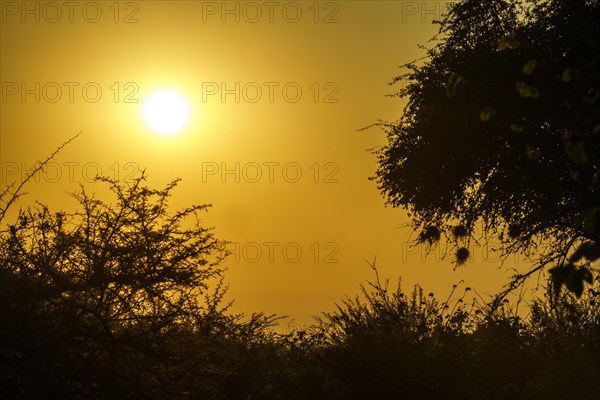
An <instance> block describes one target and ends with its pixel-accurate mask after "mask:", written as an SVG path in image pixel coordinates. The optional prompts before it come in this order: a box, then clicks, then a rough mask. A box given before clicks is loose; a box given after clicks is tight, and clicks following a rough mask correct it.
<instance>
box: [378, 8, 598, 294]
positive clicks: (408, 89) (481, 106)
mask: <svg viewBox="0 0 600 400" xmlns="http://www.w3.org/2000/svg"><path fill="white" fill-rule="evenodd" d="M599 38H600V3H599V2H598V1H596V0H577V1H569V2H567V1H562V0H549V1H533V0H522V1H519V0H490V1H481V0H463V1H458V2H455V3H452V5H451V7H450V11H449V13H448V15H447V16H445V17H444V19H443V20H442V21H441V22H440V33H439V35H438V36H437V37H436V39H435V45H434V46H433V47H432V48H431V49H429V50H428V56H427V57H426V58H425V60H421V61H416V62H413V63H409V64H408V65H406V68H407V69H408V72H407V73H406V74H405V75H403V76H400V77H398V78H396V80H397V81H398V80H405V81H406V82H407V84H406V86H405V87H404V89H402V90H401V92H400V93H399V95H400V96H406V97H407V98H408V103H407V106H406V107H405V109H404V113H403V116H402V117H401V119H400V120H399V121H397V122H396V123H390V124H384V126H385V128H386V130H387V132H388V145H387V146H386V147H384V148H383V149H381V150H380V151H378V154H379V161H380V166H379V169H378V171H377V174H376V176H375V178H374V179H376V180H377V182H378V184H379V188H380V189H381V191H382V193H383V194H384V196H385V197H386V199H387V202H388V203H390V204H392V205H393V206H398V207H405V208H407V209H409V210H410V212H411V214H412V216H413V218H414V222H415V227H416V229H417V230H420V231H421V232H422V233H421V237H420V239H421V241H423V240H431V239H430V238H432V236H431V235H430V232H431V230H432V227H435V228H437V229H438V230H439V231H440V232H444V233H447V234H449V235H448V236H449V239H450V240H456V238H457V237H465V236H467V232H472V231H473V230H474V229H475V224H476V223H477V222H479V221H482V222H483V224H484V230H485V232H484V233H485V234H486V235H492V234H495V235H498V237H499V238H500V240H501V241H502V243H503V244H504V247H505V248H506V249H508V251H532V252H536V253H538V254H540V255H541V257H540V260H539V263H538V264H537V265H536V267H534V271H537V270H540V269H541V268H542V267H544V266H558V267H561V268H563V267H566V266H567V264H569V265H570V266H569V267H568V268H572V269H575V270H579V269H581V272H577V273H573V274H570V275H568V274H563V273H562V272H563V271H562V270H559V271H558V272H559V273H555V274H553V276H554V277H555V283H556V284H557V285H558V286H559V287H560V286H563V285H565V286H566V287H567V288H568V289H569V290H570V291H572V292H574V293H576V294H578V295H581V293H582V290H580V288H582V287H583V282H584V281H588V282H589V280H588V279H587V278H588V277H589V272H590V267H591V263H592V262H593V261H594V260H597V259H598V258H599V256H600V186H599V185H600V170H599V167H600V164H599V162H600V114H599V110H600V69H599V67H600V60H599V59H598V54H600V47H599V43H600V39H599ZM457 224H459V225H460V226H462V227H464V228H465V231H466V232H465V231H462V230H461V231H460V232H458V233H459V234H457V231H456V225H457ZM450 234H452V235H450ZM541 243H543V244H544V248H541ZM583 245H585V246H587V247H586V249H587V251H586V252H585V255H584V257H583V258H582V257H580V259H581V260H580V261H581V262H580V263H578V264H574V263H573V262H572V261H569V260H568V259H567V253H569V252H572V251H581V248H580V247H579V246H583ZM578 249H579V250H578ZM456 256H457V258H456V260H457V262H458V263H461V261H463V259H462V258H461V254H459V253H457V255H456ZM529 275H530V274H525V275H518V276H516V277H515V279H514V282H513V284H512V285H510V287H509V289H510V288H512V287H515V286H516V284H518V283H520V282H522V281H523V280H524V278H526V277H527V276H529ZM567 275H568V276H567ZM557 293H558V291H557Z"/></svg>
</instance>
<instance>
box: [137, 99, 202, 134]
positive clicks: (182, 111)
mask: <svg viewBox="0 0 600 400" xmlns="http://www.w3.org/2000/svg"><path fill="white" fill-rule="evenodd" d="M142 117H143V119H144V121H145V122H146V124H147V125H148V127H149V128H150V129H152V130H153V131H154V132H156V133H158V134H161V135H166V136H170V135H174V134H177V133H179V132H181V131H182V130H183V128H185V127H186V125H187V124H188V122H189V120H190V107H189V104H188V102H187V101H186V99H185V98H184V97H183V96H182V95H181V94H180V93H178V92H177V91H175V90H170V89H163V90H157V91H155V92H153V93H152V94H150V96H148V98H147V99H146V100H145V101H144V104H143V105H142Z"/></svg>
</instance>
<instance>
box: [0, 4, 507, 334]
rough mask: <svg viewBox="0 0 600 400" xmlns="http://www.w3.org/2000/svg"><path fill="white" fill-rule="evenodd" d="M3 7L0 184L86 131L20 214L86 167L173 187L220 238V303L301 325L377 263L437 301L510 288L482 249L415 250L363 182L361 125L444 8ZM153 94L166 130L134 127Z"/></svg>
mask: <svg viewBox="0 0 600 400" xmlns="http://www.w3.org/2000/svg"><path fill="white" fill-rule="evenodd" d="M0 4H1V6H2V16H1V17H2V20H1V30H0V36H1V39H0V46H1V50H0V59H1V62H0V78H1V79H0V80H1V82H2V88H1V89H2V93H1V99H0V100H1V103H0V107H1V109H0V121H1V122H0V163H1V178H0V179H1V181H0V186H1V187H5V186H6V185H7V184H10V183H11V182H13V181H18V180H20V179H21V176H22V174H24V173H26V171H27V170H28V169H30V168H31V167H32V166H33V163H34V162H35V161H36V160H40V159H43V158H45V157H46V156H47V155H49V154H50V153H51V152H52V151H53V150H54V149H55V148H56V147H57V146H58V145H59V144H61V143H62V142H64V141H65V140H66V139H68V138H69V137H71V136H73V135H74V134H76V133H77V132H79V131H80V130H83V135H82V136H81V137H80V138H78V139H77V140H76V141H75V142H73V143H72V144H70V145H69V146H68V147H67V148H65V149H64V150H63V151H62V152H61V153H60V154H59V156H58V157H57V158H56V160H55V163H53V164H52V167H51V168H50V169H49V170H48V172H47V174H46V175H43V176H42V177H41V179H40V180H39V182H38V183H35V184H33V185H31V186H29V187H28V192H29V193H30V194H29V195H28V196H27V197H25V198H23V201H22V203H21V204H22V205H27V204H30V203H32V202H33V201H34V200H39V201H41V202H43V203H46V204H48V205H50V206H51V207H52V208H53V209H55V210H58V209H61V208H62V209H64V210H66V211H68V210H72V209H73V207H74V206H75V204H74V201H73V200H72V199H71V198H70V197H69V196H68V194H67V193H68V192H72V191H75V190H77V189H78V184H79V183H83V184H84V185H90V184H89V183H88V182H89V181H91V179H92V178H93V176H94V175H96V174H97V173H102V174H103V175H108V176H111V177H115V176H117V177H119V178H121V179H126V178H127V177H131V176H133V175H135V174H137V173H139V171H141V170H142V169H144V168H146V171H147V174H148V175H149V182H150V184H151V185H153V186H157V187H162V186H164V185H165V184H166V183H167V182H169V181H171V180H172V179H174V178H176V177H180V178H182V179H183V181H182V182H181V184H180V186H179V187H178V188H177V189H176V191H175V192H174V196H173V198H172V205H173V206H174V207H185V206H187V205H189V204H192V203H197V204H198V203H211V204H213V208H212V209H211V210H210V211H209V213H207V214H206V215H205V216H204V222H205V224H206V225H207V226H214V227H215V234H216V235H217V237H219V238H220V239H223V240H228V241H231V242H233V243H232V244H231V245H229V250H231V251H232V252H233V253H234V254H232V255H231V256H230V258H229V259H228V260H227V262H226V265H227V267H228V269H229V270H228V272H227V281H228V282H229V284H230V292H229V295H230V297H231V298H234V299H235V301H236V303H235V306H234V310H236V311H244V312H251V311H265V312H267V313H277V314H286V315H289V316H291V317H293V318H295V320H296V321H297V322H298V323H303V322H307V321H309V320H310V316H311V315H315V314H318V313H320V312H321V311H329V310H332V308H333V305H334V303H335V302H337V301H339V300H340V299H342V298H343V297H344V296H345V295H353V294H355V293H357V292H358V288H359V284H360V283H361V282H362V281H364V280H365V279H370V278H372V277H373V275H372V271H371V270H370V269H369V267H368V266H367V264H366V262H365V260H373V259H374V257H375V256H376V257H377V265H378V267H379V269H380V274H381V276H383V277H390V278H391V279H392V281H394V282H395V281H396V280H397V279H398V277H399V276H401V277H402V279H403V286H404V288H405V289H406V290H410V289H411V288H412V285H413V284H415V283H417V282H418V283H420V284H421V285H422V286H423V287H424V288H425V290H427V291H434V292H435V293H436V294H439V295H440V296H443V295H445V294H447V293H448V292H449V290H450V289H451V286H452V284H454V283H457V282H459V281H460V280H464V281H465V283H466V285H469V286H472V287H475V288H477V289H478V290H479V292H480V293H482V294H485V293H492V292H494V291H495V290H496V289H498V288H499V287H500V286H501V284H502V283H503V282H504V279H505V278H506V277H507V274H506V273H505V272H502V271H499V270H498V266H499V265H498V264H497V263H494V262H491V261H494V260H496V259H497V254H495V253H493V252H489V254H488V250H490V249H488V248H486V247H482V248H474V249H473V261H472V262H471V263H469V264H467V265H466V266H463V267H460V268H458V269H457V270H456V271H453V267H454V265H453V264H452V263H451V262H450V261H443V260H441V250H439V249H438V250H433V251H432V253H431V254H429V255H427V256H426V251H427V248H425V247H416V248H415V247H412V240H414V238H415V235H414V234H413V235H412V236H411V230H410V228H409V227H406V226H405V225H404V224H406V223H407V222H408V219H407V217H406V215H405V213H404V212H403V211H402V210H398V209H393V208H390V207H387V208H386V207H385V206H384V199H383V198H382V196H381V195H380V193H379V192H378V190H377V187H376V184H375V183H374V182H372V181H369V180H368V177H369V176H372V175H373V174H374V171H375V169H376V166H377V164H376V157H375V156H374V155H372V154H370V152H368V151H367V149H369V148H372V147H376V146H381V145H383V144H385V134H384V133H383V132H382V131H381V130H379V129H377V128H373V129H370V130H367V131H365V132H357V130H358V129H360V128H362V127H364V126H367V125H369V124H371V123H374V122H376V121H377V120H378V119H382V120H388V121H392V120H395V119H396V118H398V116H399V115H400V114H401V112H402V107H403V105H404V104H405V103H404V102H403V101H402V100H401V99H398V98H390V97H386V96H385V95H386V94H390V93H393V92H395V91H397V90H398V89H399V88H400V86H399V85H397V86H395V87H394V86H389V85H388V83H389V82H390V81H391V80H392V78H393V77H394V76H396V75H397V74H399V73H400V72H401V70H400V69H399V68H398V67H399V66H400V65H402V64H404V63H406V62H409V61H412V60H413V59H415V58H418V57H421V56H422V55H423V54H424V53H423V51H422V50H420V49H419V48H418V45H419V44H426V43H427V41H428V39H429V38H430V37H431V36H432V35H433V34H434V33H435V32H436V29H437V26H436V25H433V24H432V20H433V19H437V18H439V16H440V12H441V11H442V10H443V9H444V7H445V6H446V3H445V2H437V1H427V2H423V1H418V2H413V1H380V2H377V1H338V2H328V1H322V2H315V1H297V2H283V1H281V2H280V1H258V2H221V1H218V2H203V1H137V2H126V1H122V2H115V1H99V2H86V1H81V2H80V1H72V2H63V1H58V2H35V1H32V2H22V1H15V2H11V1H3V2H1V3H0ZM161 88H169V89H172V90H176V91H177V92H179V93H180V94H181V95H182V96H183V97H184V98H185V99H187V101H188V102H189V105H190V111H191V113H190V117H191V119H190V123H189V125H187V127H186V128H185V129H184V130H183V131H182V132H180V133H179V134H177V135H173V136H161V135H159V134H157V133H155V132H153V131H152V130H151V129H150V128H149V127H148V125H147V124H146V123H145V121H144V120H143V119H142V117H141V113H140V109H141V107H142V105H143V104H144V100H145V99H146V98H147V97H148V96H149V95H150V94H151V93H152V92H153V91H156V90H158V89H161ZM432 162H435V160H432ZM132 174H133V175H132ZM491 247H493V245H492V246H491ZM491 247H490V248H491ZM514 260H515V258H514V257H511V258H510V259H509V261H507V264H505V266H512V265H513V264H514V262H513V261H514Z"/></svg>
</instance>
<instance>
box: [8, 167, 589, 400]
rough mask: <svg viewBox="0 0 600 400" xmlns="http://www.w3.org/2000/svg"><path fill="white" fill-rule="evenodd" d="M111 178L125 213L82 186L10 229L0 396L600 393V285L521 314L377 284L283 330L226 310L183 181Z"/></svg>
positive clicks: (214, 262)
mask: <svg viewBox="0 0 600 400" xmlns="http://www.w3.org/2000/svg"><path fill="white" fill-rule="evenodd" d="M99 181H100V182H103V183H104V184H106V185H108V187H109V188H110V189H111V193H112V194H113V195H114V196H115V197H116V202H115V203H114V204H109V203H105V202H103V201H101V200H98V199H96V198H95V197H93V196H89V195H88V194H87V193H86V191H85V190H83V188H82V190H81V192H80V193H78V194H76V195H75V198H76V199H77V200H78V201H79V204H80V206H81V210H80V211H77V212H72V213H67V212H60V213H56V212H51V211H50V210H49V209H48V208H47V207H45V206H43V205H41V204H38V205H37V206H36V207H33V208H28V209H25V210H20V212H19V214H18V216H17V218H16V221H15V222H14V223H12V224H9V225H7V226H6V228H5V229H4V230H2V231H0V327H1V329H0V379H1V382H0V398H7V399H13V398H14V399H121V398H127V399H323V400H328V399H331V400H333V399H392V398H393V399H398V398H400V399H461V400H465V399H473V400H475V399H477V400H480V399H498V400H499V399H528V400H531V399H571V398H572V399H596V398H600V312H599V311H600V310H599V305H598V293H600V292H599V286H600V285H599V282H598V280H596V281H595V282H594V284H593V285H592V286H591V287H590V290H587V291H585V292H584V294H583V295H582V296H581V298H579V299H577V298H576V297H575V296H574V295H573V294H571V293H569V292H566V291H563V292H562V293H559V294H558V295H555V294H554V293H553V292H552V290H550V291H549V292H548V294H547V297H546V298H544V299H538V300H536V301H535V302H533V303H532V304H531V307H530V315H529V316H528V317H527V318H521V317H519V316H517V315H516V314H515V312H514V310H513V309H511V308H510V305H509V304H508V303H503V304H502V305H501V306H500V307H498V306H497V305H496V304H494V305H493V306H492V305H486V304H479V303H475V302H474V303H472V304H466V299H467V297H466V293H467V292H468V291H469V290H470V289H468V288H465V292H464V293H465V295H463V296H456V295H455V294H454V293H455V291H453V294H452V295H451V296H450V298H449V299H448V300H446V301H444V302H440V301H438V300H437V299H436V298H435V296H434V295H433V294H432V293H429V294H427V295H426V294H424V292H423V290H422V289H421V288H420V287H418V286H417V287H415V289H414V290H413V291H412V293H411V294H410V295H406V294H404V293H403V292H402V290H401V287H400V285H398V287H397V288H396V289H395V290H391V289H389V287H388V282H387V281H385V282H384V283H381V282H380V281H379V277H378V276H377V279H376V281H375V282H367V283H366V284H365V285H363V286H362V294H361V296H357V297H355V298H347V299H345V300H343V301H342V302H341V303H340V304H339V305H338V306H337V309H336V311H335V312H332V313H329V314H324V315H323V316H322V317H320V318H319V319H317V321H316V322H315V323H314V324H312V325H310V326H307V327H304V328H302V329H298V330H295V331H293V332H291V333H288V334H281V333H276V332H274V331H273V329H272V328H271V327H272V325H274V324H275V323H276V322H277V318H276V317H274V316H266V315H264V314H261V313H256V314H252V315H249V316H246V315H242V314H231V313H230V312H229V311H228V306H229V305H228V304H226V303H224V301H223V296H224V294H225V292H226V285H225V284H224V275H223V272H224V271H223V268H222V267H221V266H220V265H221V263H222V260H223V258H224V257H225V253H224V251H223V249H222V246H221V245H220V242H219V241H217V240H216V239H215V238H214V237H213V235H212V233H211V232H210V230H208V229H206V228H204V227H202V226H201V223H200V222H201V221H200V219H199V213H200V212H204V211H205V210H206V209H207V206H205V205H202V206H192V207H189V208H186V209H184V210H180V211H176V212H171V211H170V210H169V208H168V201H167V200H168V197H169V194H170V192H171V190H172V189H173V188H174V187H175V186H176V183H177V182H176V181H174V182H172V183H170V184H169V185H167V187H166V188H165V189H162V190H155V189H150V188H148V187H146V186H145V185H144V181H145V178H144V176H143V175H142V176H141V177H140V178H138V179H136V180H134V181H133V182H131V183H129V184H124V183H119V182H116V181H113V180H110V179H106V178H100V179H99ZM5 193H6V192H5ZM0 200H1V197H0ZM2 215H4V214H2ZM372 267H373V269H374V271H375V272H377V270H376V269H375V266H374V265H373V266H372ZM455 289H456V287H455Z"/></svg>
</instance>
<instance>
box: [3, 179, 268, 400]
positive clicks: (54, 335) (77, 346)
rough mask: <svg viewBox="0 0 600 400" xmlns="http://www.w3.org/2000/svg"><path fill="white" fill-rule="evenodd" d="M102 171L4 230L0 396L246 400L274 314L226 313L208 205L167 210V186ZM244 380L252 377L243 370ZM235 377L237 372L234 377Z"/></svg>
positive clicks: (218, 250)
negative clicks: (58, 203)
mask: <svg viewBox="0 0 600 400" xmlns="http://www.w3.org/2000/svg"><path fill="white" fill-rule="evenodd" d="M145 179H146V178H145V176H144V175H143V174H142V175H141V176H140V177H138V178H136V179H135V180H133V181H132V182H130V183H123V182H118V181H115V180H112V179H109V178H102V177H99V178H97V180H98V181H100V182H103V183H105V184H107V185H108V186H109V188H110V191H111V193H112V194H113V195H114V196H115V197H116V202H115V203H106V202H104V201H102V200H99V199H97V198H96V197H95V196H92V195H89V194H88V192H87V191H86V190H85V189H84V188H83V187H82V188H81V191H80V192H79V193H76V194H74V197H75V199H77V200H78V202H79V204H80V206H81V209H80V210H79V211H77V212H71V213H68V212H51V211H50V210H49V209H48V207H46V206H44V205H41V204H40V203H38V206H36V207H33V208H27V209H25V210H23V209H21V210H20V211H19V214H18V216H17V218H16V221H15V223H12V224H8V226H7V228H6V229H5V230H3V231H0V326H1V327H2V328H1V329H0V375H1V376H2V378H0V379H1V383H0V393H2V396H0V397H3V398H107V399H108V398H144V399H150V398H154V399H165V398H185V397H186V396H188V395H190V396H192V397H195V398H218V397H223V396H225V397H228V393H241V394H240V395H239V398H245V397H246V396H247V395H248V394H249V393H250V391H251V390H252V387H251V385H245V384H239V383H238V380H239V379H240V377H241V376H245V377H246V378H245V379H247V380H248V379H249V380H252V381H254V376H255V375H256V374H257V373H258V372H257V370H256V369H252V368H247V367H246V365H247V364H249V363H250V361H249V360H252V359H253V357H255V356H254V355H253V353H252V351H251V349H252V348H253V347H255V346H257V343H260V341H261V340H262V339H261V338H262V337H263V336H264V329H265V328H266V327H267V326H269V325H270V324H271V322H272V320H273V319H272V318H271V317H265V316H263V315H262V314H254V315H252V316H251V317H250V318H249V320H248V321H247V322H244V321H242V317H243V316H241V315H230V314H227V313H225V310H226V309H227V307H228V306H227V304H225V305H221V302H222V298H223V295H224V293H225V286H224V285H223V282H222V278H223V277H222V272H223V270H222V268H221V267H220V266H219V264H220V262H221V261H222V260H223V258H224V256H225V255H226V254H225V252H224V251H223V248H222V245H221V243H220V242H219V241H217V240H216V239H215V237H214V236H213V234H212V233H211V231H210V230H209V229H207V228H205V227H203V226H202V225H201V221H200V219H199V217H200V213H201V212H203V211H205V210H206V209H207V207H208V206H207V205H194V206H191V207H188V208H185V209H183V210H178V211H171V210H170V209H169V207H168V197H169V195H170V193H171V191H172V189H173V188H174V187H175V186H176V184H177V180H175V181H173V182H171V183H170V184H168V185H167V186H166V188H164V189H160V190H157V189H151V188H149V187H147V186H145V185H144V181H145ZM248 377H249V378H248ZM236 379H237V380H236Z"/></svg>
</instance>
